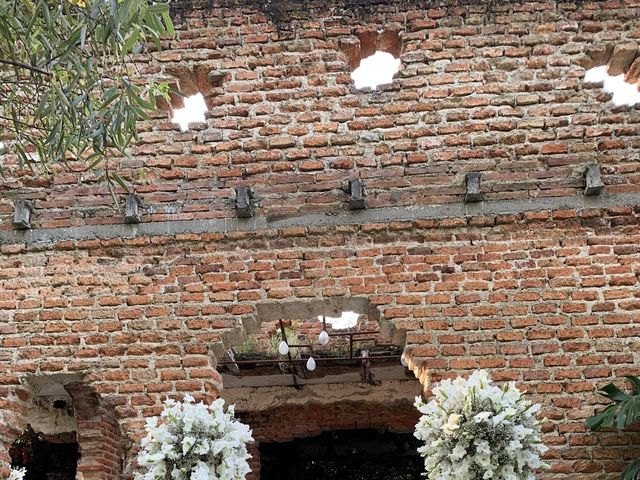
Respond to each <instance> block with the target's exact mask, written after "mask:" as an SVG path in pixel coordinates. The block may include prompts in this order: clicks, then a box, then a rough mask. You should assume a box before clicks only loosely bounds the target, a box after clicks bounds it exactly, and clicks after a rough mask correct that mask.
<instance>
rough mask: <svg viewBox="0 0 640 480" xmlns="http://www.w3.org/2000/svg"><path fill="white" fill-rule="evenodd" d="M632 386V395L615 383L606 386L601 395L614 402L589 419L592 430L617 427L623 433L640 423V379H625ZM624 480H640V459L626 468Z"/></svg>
mask: <svg viewBox="0 0 640 480" xmlns="http://www.w3.org/2000/svg"><path fill="white" fill-rule="evenodd" d="M625 378H626V379H627V380H628V381H629V383H630V384H631V389H632V390H631V395H629V394H627V393H624V392H623V391H622V390H620V389H619V388H618V387H616V386H615V385H614V384H613V383H610V384H608V385H605V386H604V387H602V389H601V390H600V394H601V395H603V396H605V397H607V398H608V399H610V400H613V402H614V403H612V404H611V405H609V406H607V408H605V409H604V410H603V411H602V412H600V413H598V414H597V415H594V416H592V417H589V418H587V425H588V426H589V428H590V429H591V430H598V429H600V428H612V427H615V428H616V429H617V430H618V431H621V430H623V429H625V428H626V427H628V426H629V425H631V424H632V423H635V422H638V421H640V378H638V377H633V376H627V377H625ZM620 478H621V479H622V480H636V479H638V478H640V458H637V459H635V460H634V461H632V462H631V463H630V464H629V465H627V466H626V467H625V469H624V470H623V472H622V476H621V477H620Z"/></svg>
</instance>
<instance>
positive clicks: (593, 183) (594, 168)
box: [583, 163, 604, 195]
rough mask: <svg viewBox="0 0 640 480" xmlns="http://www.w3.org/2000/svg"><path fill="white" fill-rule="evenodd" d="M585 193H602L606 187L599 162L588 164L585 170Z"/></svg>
mask: <svg viewBox="0 0 640 480" xmlns="http://www.w3.org/2000/svg"><path fill="white" fill-rule="evenodd" d="M583 176H584V183H585V185H584V194H585V195H600V194H601V193H602V190H603V189H604V182H603V181H602V176H601V175H600V166H599V165H598V164H597V163H593V164H591V165H587V168H586V169H585V170H584V173H583Z"/></svg>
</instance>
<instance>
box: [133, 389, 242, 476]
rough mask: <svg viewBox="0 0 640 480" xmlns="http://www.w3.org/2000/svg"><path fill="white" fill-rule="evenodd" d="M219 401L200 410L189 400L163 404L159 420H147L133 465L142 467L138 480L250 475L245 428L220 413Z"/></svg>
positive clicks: (230, 409)
mask: <svg viewBox="0 0 640 480" xmlns="http://www.w3.org/2000/svg"><path fill="white" fill-rule="evenodd" d="M223 407H224V400H222V399H218V400H216V401H214V402H213V403H211V405H205V404H204V403H202V402H200V403H197V404H196V403H195V400H194V399H193V397H191V396H190V395H186V396H185V398H184V402H176V401H174V400H167V401H166V402H165V403H164V410H163V411H162V413H161V415H160V420H159V419H158V417H153V418H150V419H148V420H147V426H146V430H147V436H146V437H145V438H144V439H143V440H142V450H141V451H140V454H139V455H138V463H139V464H140V466H141V467H143V468H146V472H145V473H144V474H137V476H136V479H137V480H242V479H244V478H245V477H246V475H247V474H248V473H249V472H250V471H251V470H250V469H249V464H248V462H247V460H248V459H249V458H251V455H249V454H248V453H247V447H246V444H247V443H248V442H252V441H253V438H251V430H250V429H249V427H248V426H247V425H245V424H243V423H241V422H239V421H238V420H236V419H235V418H234V410H233V406H230V407H228V408H227V411H226V412H225V411H224V409H223Z"/></svg>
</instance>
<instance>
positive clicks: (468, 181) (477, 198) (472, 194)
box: [464, 172, 483, 203]
mask: <svg viewBox="0 0 640 480" xmlns="http://www.w3.org/2000/svg"><path fill="white" fill-rule="evenodd" d="M480 180H481V175H480V172H469V173H467V174H466V175H465V176H464V182H465V187H466V192H465V194H464V201H465V203H470V202H481V201H482V198H483V196H482V192H481V191H480Z"/></svg>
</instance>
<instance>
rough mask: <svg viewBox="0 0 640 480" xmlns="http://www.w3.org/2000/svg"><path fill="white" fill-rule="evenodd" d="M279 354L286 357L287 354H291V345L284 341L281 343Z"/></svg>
mask: <svg viewBox="0 0 640 480" xmlns="http://www.w3.org/2000/svg"><path fill="white" fill-rule="evenodd" d="M278 352H280V355H286V354H287V353H289V345H288V344H287V342H285V341H284V340H282V341H281V342H280V345H278Z"/></svg>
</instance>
